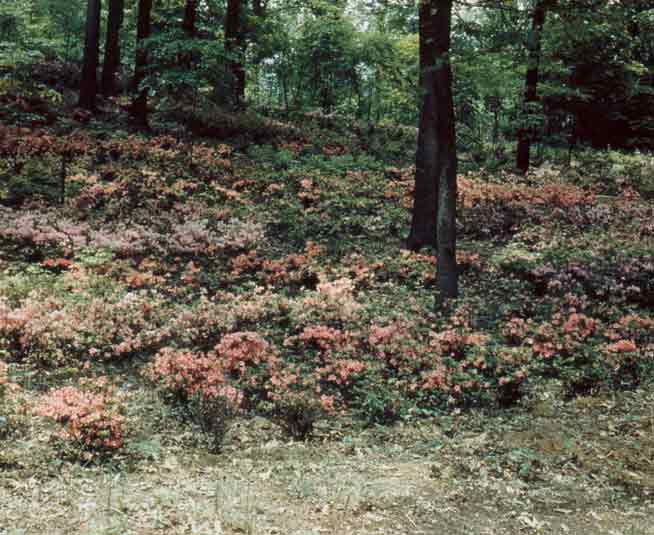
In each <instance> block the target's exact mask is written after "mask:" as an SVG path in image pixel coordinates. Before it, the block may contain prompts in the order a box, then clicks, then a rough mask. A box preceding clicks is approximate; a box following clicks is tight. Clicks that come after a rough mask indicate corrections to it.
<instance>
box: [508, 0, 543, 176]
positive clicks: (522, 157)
mask: <svg viewBox="0 0 654 535" xmlns="http://www.w3.org/2000/svg"><path fill="white" fill-rule="evenodd" d="M547 4H548V0H536V4H535V5H534V11H533V13H532V22H531V31H530V32H529V37H528V38H527V51H528V63H527V75H526V79H525V97H524V111H523V121H524V124H523V125H522V126H521V128H520V130H519V132H518V154H517V161H516V167H517V168H518V170H520V171H521V172H522V173H525V174H526V173H527V171H529V160H530V155H529V152H530V149H531V141H532V138H533V137H534V130H535V129H534V127H533V115H534V106H535V105H536V103H537V102H538V67H539V65H540V55H541V34H542V33H543V26H544V25H545V16H546V13H547V7H548V6H547Z"/></svg>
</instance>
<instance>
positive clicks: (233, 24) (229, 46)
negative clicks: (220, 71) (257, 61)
mask: <svg viewBox="0 0 654 535" xmlns="http://www.w3.org/2000/svg"><path fill="white" fill-rule="evenodd" d="M243 30H244V25H243V0H227V14H226V16H225V51H226V52H227V55H228V59H227V66H228V71H229V72H228V73H227V77H228V84H227V87H228V94H227V95H226V97H227V101H228V102H229V103H230V104H231V105H233V106H234V107H236V108H239V107H241V106H243V104H244V102H245V68H244V66H243V52H244V50H243V48H244V43H243Z"/></svg>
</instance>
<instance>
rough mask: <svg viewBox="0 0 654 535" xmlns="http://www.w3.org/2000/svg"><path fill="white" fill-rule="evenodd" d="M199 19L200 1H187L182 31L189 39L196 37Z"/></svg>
mask: <svg viewBox="0 0 654 535" xmlns="http://www.w3.org/2000/svg"><path fill="white" fill-rule="evenodd" d="M197 17H198V0H186V7H185V8H184V20H183V21H182V29H183V30H184V31H185V32H186V33H187V35H188V36H189V37H195V34H196V32H197V28H196V26H195V23H196V21H197Z"/></svg>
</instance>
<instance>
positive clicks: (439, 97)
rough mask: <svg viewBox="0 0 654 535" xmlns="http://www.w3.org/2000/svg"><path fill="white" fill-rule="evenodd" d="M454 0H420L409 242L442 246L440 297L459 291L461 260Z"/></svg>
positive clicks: (414, 247)
mask: <svg viewBox="0 0 654 535" xmlns="http://www.w3.org/2000/svg"><path fill="white" fill-rule="evenodd" d="M452 3H453V2H452V0H423V1H422V2H421V4H420V15H419V18H420V22H419V25H420V88H421V92H422V95H421V98H422V103H421V108H420V123H419V127H418V147H417V151H416V177H415V190H414V207H413V220H412V223H411V233H410V235H409V238H408V239H407V246H408V248H410V249H412V250H419V249H421V248H422V247H424V246H427V245H432V246H434V245H436V247H437V249H438V282H439V290H440V295H441V299H443V300H447V299H449V298H453V297H456V296H457V295H458V271H457V266H456V194H457V184H456V174H457V156H456V135H455V124H454V101H453V97H452V70H451V65H450V58H449V50H450V32H451V27H452Z"/></svg>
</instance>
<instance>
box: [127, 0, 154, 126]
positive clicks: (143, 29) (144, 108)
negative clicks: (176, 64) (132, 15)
mask: <svg viewBox="0 0 654 535" xmlns="http://www.w3.org/2000/svg"><path fill="white" fill-rule="evenodd" d="M151 14H152V0H139V6H138V19H137V21H136V64H135V68H134V81H133V85H134V89H135V91H136V97H135V98H134V100H133V102H132V108H131V114H132V117H133V119H134V122H135V123H136V125H137V126H139V127H141V128H147V127H148V88H147V87H142V85H143V81H144V80H145V77H146V71H147V67H148V51H147V48H146V45H145V40H146V39H147V38H148V37H149V36H150V31H151Z"/></svg>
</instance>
